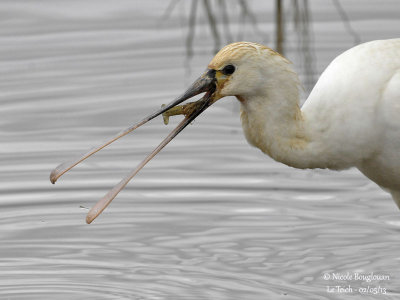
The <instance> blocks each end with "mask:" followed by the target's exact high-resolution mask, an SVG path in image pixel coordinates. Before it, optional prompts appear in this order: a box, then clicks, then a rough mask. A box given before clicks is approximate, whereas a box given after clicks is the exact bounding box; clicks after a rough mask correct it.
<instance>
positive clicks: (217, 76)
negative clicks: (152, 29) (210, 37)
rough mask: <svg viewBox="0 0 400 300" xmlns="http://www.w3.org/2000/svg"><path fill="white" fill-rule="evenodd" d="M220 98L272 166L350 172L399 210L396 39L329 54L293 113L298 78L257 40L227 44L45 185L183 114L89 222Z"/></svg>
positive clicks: (399, 51)
mask: <svg viewBox="0 0 400 300" xmlns="http://www.w3.org/2000/svg"><path fill="white" fill-rule="evenodd" d="M202 92H207V93H206V95H205V96H204V97H203V98H202V99H201V100H199V101H197V102H194V103H191V104H188V105H185V106H181V107H179V108H176V107H175V106H176V105H177V104H179V103H180V102H182V101H184V100H186V99H188V98H190V97H192V96H194V95H197V94H199V93H202ZM225 96H236V98H237V99H238V100H239V101H240V105H241V121H242V126H243V131H244V134H245V136H246V139H247V141H248V142H249V143H250V144H251V145H254V146H255V147H257V148H259V149H260V150H261V151H262V152H264V153H265V154H267V155H269V156H270V157H272V158H273V159H275V160H276V161H279V162H282V163H284V164H286V165H288V166H291V167H295V168H301V169H306V168H323V169H325V168H328V169H333V170H342V169H347V168H350V167H356V168H358V169H359V170H360V171H361V172H362V173H363V174H364V175H365V176H367V177H368V178H370V179H371V180H372V181H374V182H375V183H377V184H378V185H379V186H380V187H382V188H383V189H384V190H386V191H388V192H390V193H391V195H392V197H393V199H394V201H395V202H396V204H397V205H398V206H399V207H400V39H391V40H380V41H372V42H368V43H365V44H361V45H358V46H356V47H354V48H351V49H350V50H347V51H346V52H344V53H343V54H341V55H339V56H338V57H336V58H335V59H334V60H333V61H332V62H331V63H330V65H329V66H328V67H327V68H326V70H325V71H324V72H323V73H322V75H321V77H320V78H319V80H318V82H317V83H316V85H315V87H314V89H313V90H312V92H311V94H310V96H309V97H308V99H307V100H306V102H305V103H304V105H303V106H302V108H301V109H300V103H299V79H298V76H297V74H296V73H295V72H294V71H293V69H292V65H291V63H290V62H289V61H288V60H287V59H286V58H284V57H283V56H281V55H280V54H278V53H277V52H275V51H273V50H271V49H270V48H268V47H266V46H263V45H260V44H257V43H250V42H238V43H233V44H230V45H227V46H225V47H224V48H222V49H221V50H220V51H219V52H218V53H217V54H216V56H215V57H214V58H213V59H212V60H211V62H210V64H209V65H208V70H207V72H206V73H204V74H203V75H202V76H201V77H200V78H199V79H198V80H196V81H195V83H194V84H193V85H192V86H191V87H190V88H189V89H188V90H187V91H186V92H185V94H184V95H183V96H182V97H179V98H178V99H177V100H175V101H173V102H172V103H170V104H169V105H168V106H166V107H165V108H163V109H161V110H159V111H157V112H155V113H154V114H152V115H150V116H149V117H147V118H145V119H144V120H142V121H141V122H139V123H138V124H136V125H134V126H132V127H130V128H128V129H126V130H125V131H122V132H121V133H120V134H118V135H117V136H116V137H115V138H113V139H111V140H110V141H109V142H107V143H105V144H104V145H102V146H100V147H97V148H94V149H93V150H91V151H89V152H88V153H86V154H85V155H83V156H82V157H80V158H79V159H78V160H75V161H72V162H69V163H65V164H62V165H60V166H59V167H57V168H56V169H55V170H54V171H53V172H52V174H51V181H52V182H53V183H54V182H55V181H56V180H57V179H58V178H59V177H60V176H61V175H62V174H64V173H65V172H66V171H68V170H69V169H71V168H72V167H73V166H75V165H76V164H77V163H79V162H80V161H82V160H83V159H85V158H87V157H89V156H90V155H92V154H93V153H95V152H97V151H98V150H100V149H102V148H103V147H104V146H106V145H108V144H110V143H111V142H113V141H114V140H116V139H118V138H119V137H121V136H123V135H125V134H127V133H128V132H130V131H132V130H134V129H136V128H137V127H139V126H141V125H142V124H144V123H146V122H147V121H148V120H150V119H152V118H154V117H156V116H157V115H159V114H161V113H165V112H166V111H167V113H168V112H170V114H177V113H178V114H179V113H182V114H185V116H186V117H185V119H184V120H183V121H182V122H181V123H180V125H178V127H177V128H176V129H175V130H174V131H173V132H172V133H171V134H170V135H169V136H168V137H167V138H166V139H165V140H164V141H163V142H162V143H161V144H160V146H159V147H158V148H157V149H156V150H155V151H154V152H153V153H152V154H150V155H149V156H148V157H147V158H146V159H145V160H144V161H143V162H142V163H141V164H140V165H139V166H138V168H137V169H135V170H134V171H133V172H132V173H130V174H129V175H128V176H127V177H126V178H125V179H124V180H122V181H121V182H120V183H119V184H118V185H117V186H116V187H114V189H113V190H111V191H110V192H109V193H108V194H107V195H106V196H105V197H104V198H103V199H102V200H100V201H99V202H98V204H96V206H94V207H93V208H92V210H91V211H90V212H89V214H88V217H87V222H88V223H90V222H91V221H93V219H94V218H96V217H97V216H98V215H99V214H100V213H101V212H102V211H103V210H104V208H105V207H106V206H107V205H108V204H109V203H110V202H111V201H112V199H114V197H115V196H116V195H117V194H118V192H119V191H120V190H121V189H122V188H123V187H124V186H125V185H126V184H127V183H128V181H129V180H130V179H131V178H132V177H133V176H134V175H135V174H136V173H137V172H138V171H139V170H140V169H141V168H142V167H143V166H144V165H145V164H146V163H147V162H148V161H149V160H150V159H151V158H152V157H153V156H154V155H155V154H156V153H158V151H160V150H161V149H162V148H163V147H164V146H165V145H166V144H167V143H168V142H169V141H170V140H172V138H173V137H174V136H176V135H177V134H178V133H179V132H180V131H181V130H182V129H183V128H184V127H185V126H186V125H187V124H189V123H190V122H191V121H192V120H193V119H194V118H196V117H197V116H198V115H199V114H200V113H201V112H202V111H204V110H205V109H206V108H207V107H209V106H210V105H211V104H212V103H214V102H215V101H217V100H218V99H220V98H222V97H225ZM173 110H177V111H178V112H174V111H173Z"/></svg>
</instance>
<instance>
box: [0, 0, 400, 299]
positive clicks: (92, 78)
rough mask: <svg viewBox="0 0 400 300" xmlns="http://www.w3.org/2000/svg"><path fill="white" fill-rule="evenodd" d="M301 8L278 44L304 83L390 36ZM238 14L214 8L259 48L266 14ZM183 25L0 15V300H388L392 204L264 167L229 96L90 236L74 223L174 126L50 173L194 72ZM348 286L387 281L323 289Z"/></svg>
mask: <svg viewBox="0 0 400 300" xmlns="http://www.w3.org/2000/svg"><path fill="white" fill-rule="evenodd" d="M310 2H311V3H309V7H310V9H311V11H310V16H311V18H310V20H309V21H310V23H309V24H303V26H304V28H307V26H308V28H309V32H308V33H307V36H306V39H304V36H303V37H302V38H301V37H299V36H298V35H297V34H296V31H295V30H294V29H293V22H292V21H291V19H289V18H288V20H287V28H286V33H287V36H286V44H285V47H286V48H285V49H286V50H285V51H286V55H287V56H288V57H289V58H290V59H291V60H292V61H293V63H294V65H295V66H296V67H297V70H298V71H299V73H300V74H301V78H302V79H303V80H306V79H307V78H311V80H316V79H317V78H318V74H320V72H321V71H322V70H323V69H324V68H325V67H326V66H327V64H328V63H329V62H330V61H331V60H332V59H333V58H334V57H335V56H336V55H338V54H339V53H341V52H342V51H344V50H345V49H347V48H350V47H352V46H353V45H354V44H355V42H356V40H357V39H359V40H360V41H368V40H373V39H383V38H390V37H398V36H399V28H400V18H399V16H400V4H399V2H398V1H395V0H393V1H361V0H359V1H355V0H353V1H342V2H343V3H342V2H340V3H341V4H342V6H343V7H342V8H343V9H344V10H345V11H346V13H347V17H348V18H349V19H350V23H345V22H343V16H342V17H341V16H340V14H339V13H338V10H337V8H335V5H334V3H335V1H332V2H329V1H318V2H317V1H310ZM171 3H172V4H171ZM210 3H211V5H212V8H213V9H216V7H218V6H217V2H216V1H211V2H210ZM238 3H239V2H236V1H231V2H228V4H229V5H230V6H229V8H228V12H229V14H228V15H229V17H230V18H231V19H230V25H229V26H230V27H229V28H230V30H231V34H232V35H234V36H235V38H236V37H241V38H242V39H247V40H252V41H258V42H262V43H265V44H267V45H270V46H272V47H273V46H274V37H273V29H274V23H273V22H274V17H273V9H274V7H273V2H272V1H271V3H270V2H268V1H248V2H247V4H248V7H249V9H251V13H252V14H253V16H254V17H255V18H256V21H257V23H256V25H254V24H253V23H252V21H251V19H250V18H247V19H245V20H243V18H241V17H240V13H238V11H240V5H239V4H238ZM299 3H300V4H301V3H304V2H299ZM170 4H171V5H172V10H171V12H170V14H168V13H166V11H167V7H168V6H169V5H170ZM174 4H175V6H174ZM189 11H190V3H189V2H184V1H178V2H168V1H165V2H164V1H158V2H157V1H146V2H145V1H84V2H83V1H63V2H61V1H50V0H48V1H5V0H4V1H2V3H1V4H0V13H1V18H0V24H1V26H0V103H1V109H0V238H1V243H0V299H216V300H222V299H398V297H399V294H400V277H399V275H398V274H399V269H400V261H399V260H400V213H399V211H398V209H397V208H396V207H395V204H394V203H393V201H392V200H391V198H390V196H389V195H388V194H386V193H385V192H383V191H381V190H380V189H379V188H378V187H377V186H376V185H375V184H374V183H372V182H370V181H369V180H367V179H366V178H365V177H363V176H362V175H361V174H360V173H359V172H358V171H357V170H355V169H351V170H347V171H343V172H332V171H324V170H307V171H302V170H295V169H292V168H289V167H286V166H284V165H282V164H279V163H276V162H274V161H273V160H271V159H270V158H268V157H266V156H265V155H263V154H262V153H260V152H259V151H258V150H257V149H255V148H252V147H250V146H249V145H248V144H247V143H246V141H245V139H244V137H243V134H242V130H241V126H240V121H239V115H238V105H237V103H235V101H236V100H235V99H233V98H227V99H224V100H221V101H219V102H218V103H217V104H215V106H214V107H212V108H210V109H209V110H208V111H207V112H206V113H204V114H203V115H202V116H200V117H199V118H198V119H197V120H196V121H195V122H194V124H193V125H192V126H189V127H188V128H187V129H186V130H185V131H184V132H183V133H182V134H180V135H179V136H178V137H177V138H176V139H175V140H174V141H173V142H172V143H171V144H170V145H168V146H167V148H165V149H164V150H163V151H162V152H161V153H160V154H159V155H158V156H157V157H156V158H155V159H154V160H153V161H152V162H150V163H149V164H148V165H147V166H146V167H145V168H144V169H143V170H142V171H141V173H140V174H139V175H138V176H137V177H136V178H135V179H134V180H133V181H132V182H131V183H130V184H129V185H128V186H127V187H126V188H125V190H124V191H122V192H121V193H120V194H119V195H118V197H117V198H116V199H115V200H114V202H113V203H112V204H111V206H110V207H109V208H107V210H106V211H105V212H104V213H103V214H102V215H101V216H100V217H99V218H98V219H96V220H95V222H93V223H92V224H91V225H87V224H86V223H85V215H86V213H87V212H88V208H89V207H91V206H92V205H93V204H94V203H95V202H96V201H97V200H98V199H99V198H100V197H102V196H103V195H104V194H105V193H106V192H107V191H108V190H109V189H110V188H111V187H112V186H113V185H114V184H116V183H117V182H118V181H119V180H120V179H121V178H122V177H123V176H124V175H125V174H126V173H127V172H129V170H131V169H132V168H133V167H134V166H135V165H136V164H138V163H139V162H140V161H141V159H142V158H143V157H144V156H145V155H146V154H147V153H148V152H149V151H150V150H151V149H152V148H153V147H155V146H156V145H157V144H158V143H159V142H160V140H161V139H162V138H163V137H164V136H166V135H167V133H168V132H169V131H170V130H171V129H172V128H173V126H175V125H176V124H177V122H178V120H179V117H176V118H175V119H174V120H172V122H171V123H172V124H170V125H168V126H165V125H163V124H162V121H161V120H160V119H156V120H153V121H152V122H151V123H150V124H148V125H146V126H144V127H143V128H140V130H138V131H137V132H135V133H134V134H132V135H130V136H127V137H125V138H123V139H122V140H121V141H118V142H116V143H115V144H112V145H111V146H109V147H108V148H107V149H105V150H103V151H101V152H99V153H98V154H96V155H95V156H94V157H92V158H90V159H89V160H87V161H86V162H84V163H82V164H81V165H79V166H78V167H76V168H74V169H73V170H72V171H70V172H69V173H68V174H66V175H64V177H63V178H61V179H60V180H59V182H57V184H56V185H54V186H53V185H51V183H50V182H49V179H48V177H49V173H50V171H51V170H52V169H53V168H54V167H55V166H56V165H58V164H59V163H61V162H63V161H65V160H68V159H70V158H71V157H74V156H76V155H77V154H79V153H82V152H83V151H85V150H87V149H88V148H90V147H91V146H93V145H96V144H98V143H99V142H101V141H103V140H105V139H106V138H107V137H109V136H111V135H113V134H114V133H116V132H118V131H119V130H120V129H122V128H125V127H127V126H128V125H130V124H132V123H133V122H136V121H137V120H139V119H141V118H142V117H143V116H145V115H146V114H148V113H150V112H152V111H153V110H155V109H157V108H159V107H160V105H161V104H162V103H168V102H169V101H171V100H172V99H173V98H174V97H175V96H177V95H179V94H180V93H181V92H182V91H183V90H184V89H185V87H186V86H188V84H189V83H190V82H191V81H192V80H194V79H195V78H196V77H197V76H198V75H199V74H201V72H202V71H203V70H204V69H205V67H206V65H207V63H208V61H209V60H210V59H211V58H212V56H213V49H214V46H215V45H214V41H213V38H212V37H211V34H210V29H209V25H208V23H207V18H206V16H205V13H204V9H203V6H201V3H199V6H198V12H197V13H198V15H197V19H196V28H195V36H194V39H193V46H192V47H193V49H192V50H193V54H192V56H190V54H189V56H188V48H187V47H186V43H187V34H188V32H190V31H189V29H188V22H189V20H188V19H189V17H188V16H189ZM286 11H287V13H288V14H293V8H290V7H289V6H287V5H286ZM166 15H167V16H166ZM218 26H219V27H218V28H219V29H220V33H221V34H222V33H223V30H222V26H221V24H219V25H218ZM349 26H350V27H349ZM352 32H353V33H356V35H357V36H354V34H352ZM304 41H306V42H307V43H306V44H305V46H306V49H307V51H308V54H307V53H306V54H304V53H303V52H302V49H305V48H304V47H305V46H304ZM225 42H226V41H225V37H224V36H221V44H224V43H225ZM189 52H190V51H189ZM307 55H308V56H307ZM306 56H307V57H309V58H310V57H311V58H312V60H311V61H310V60H305V59H304V57H306ZM304 62H308V64H307V65H304ZM310 66H311V68H310ZM307 89H308V87H307V86H305V90H306V91H307ZM356 272H358V273H362V274H369V273H371V272H373V273H374V274H378V275H385V276H387V277H385V278H384V279H382V280H373V281H371V282H368V281H367V280H355V278H352V279H349V278H347V279H346V280H339V279H333V278H332V276H333V275H334V274H339V275H343V276H344V275H346V274H350V275H354V273H356ZM328 275H329V276H330V278H327V277H326V276H328ZM335 286H342V287H348V286H350V287H351V288H352V291H353V292H351V293H345V292H343V291H341V292H340V291H338V290H335ZM332 287H333V289H334V290H332V289H331V290H329V288H332ZM367 288H368V290H367Z"/></svg>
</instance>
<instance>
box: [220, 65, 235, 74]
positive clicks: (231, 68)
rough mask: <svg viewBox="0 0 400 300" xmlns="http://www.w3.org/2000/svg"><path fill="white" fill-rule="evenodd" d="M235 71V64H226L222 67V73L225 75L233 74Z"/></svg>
mask: <svg viewBox="0 0 400 300" xmlns="http://www.w3.org/2000/svg"><path fill="white" fill-rule="evenodd" d="M233 72H235V66H234V65H226V66H225V67H224V68H223V69H222V73H223V74H225V75H231V74H233Z"/></svg>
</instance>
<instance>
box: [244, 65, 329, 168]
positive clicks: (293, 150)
mask: <svg viewBox="0 0 400 300" xmlns="http://www.w3.org/2000/svg"><path fill="white" fill-rule="evenodd" d="M286 75H287V74H286ZM290 75H291V76H293V78H292V80H287V78H286V80H285V81H283V82H285V83H284V84H282V81H280V82H279V84H278V83H276V84H274V83H271V84H270V85H269V86H268V85H267V86H266V87H265V90H264V92H261V93H260V92H259V93H257V95H246V96H238V97H237V98H238V99H239V101H240V102H241V120H242V126H243V130H244V133H245V136H246V138H247V140H248V142H249V143H250V144H252V145H254V146H256V147H257V148H259V149H260V150H261V151H263V152H264V153H266V154H268V155H269V156H271V157H272V158H273V159H275V160H277V161H279V162H282V163H284V164H286V165H289V166H292V167H295V168H302V169H305V168H329V167H330V166H329V157H327V156H328V155H327V152H326V151H325V150H326V146H325V145H323V143H322V141H321V142H319V141H318V138H317V136H318V134H317V133H314V132H312V130H311V127H310V126H308V120H306V119H305V117H304V115H303V113H302V111H301V109H300V105H299V91H298V80H297V75H296V74H294V73H293V74H290Z"/></svg>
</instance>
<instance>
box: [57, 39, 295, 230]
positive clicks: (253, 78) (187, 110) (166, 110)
mask: <svg viewBox="0 0 400 300" xmlns="http://www.w3.org/2000/svg"><path fill="white" fill-rule="evenodd" d="M288 64H289V62H288V61H287V60H286V59H285V58H283V57H282V56H280V55H279V54H278V53H276V52H275V51H273V50H271V49H270V48H268V47H265V46H262V45H260V44H256V43H249V42H238V43H233V44H230V45H227V46H225V47H224V48H222V49H221V50H220V51H219V52H218V53H217V54H216V55H215V57H214V58H213V59H212V60H211V62H210V64H209V65H208V68H207V70H206V72H205V73H204V74H203V75H201V76H200V77H199V78H198V79H197V80H196V81H195V82H194V83H193V84H192V85H191V86H190V87H189V88H188V89H187V90H186V91H185V92H184V93H183V94H182V95H181V96H180V97H178V98H176V99H175V100H174V101H172V102H171V103H169V104H168V105H165V106H163V107H162V108H161V109H159V110H157V111H155V112H154V113H152V114H150V115H149V116H147V117H145V118H144V119H143V120H141V121H140V122H138V123H136V124H134V125H133V126H130V127H129V128H127V129H125V130H123V131H121V132H120V133H118V134H117V135H116V136H115V137H113V138H112V139H110V140H109V141H107V142H105V143H104V144H102V145H100V146H98V147H95V148H93V149H91V150H89V151H88V152H87V153H85V154H83V155H82V156H80V157H79V158H78V159H74V160H72V161H69V162H66V163H63V164H61V165H59V166H58V167H57V168H55V169H54V170H53V171H52V173H51V174H50V180H51V182H52V183H55V182H56V181H57V179H58V178H59V177H60V176H62V175H63V174H64V173H66V172H67V171H68V170H70V169H71V168H73V167H74V166H75V165H77V164H78V163H80V162H81V161H83V160H85V159H86V158H88V157H89V156H91V155H93V154H94V153H96V152H97V151H99V150H101V149H102V148H104V147H105V146H107V145H109V144H111V143H112V142H114V141H115V140H117V139H119V138H120V137H122V136H124V135H126V134H128V133H129V132H131V131H133V130H135V129H136V128H138V127H140V126H142V125H143V124H145V123H147V122H148V121H150V120H151V119H153V118H155V117H157V116H159V115H161V114H163V115H164V117H165V118H167V117H168V115H176V114H183V115H185V118H184V120H182V121H181V122H180V123H179V125H178V126H177V127H176V128H175V129H174V130H173V131H172V132H171V133H170V134H169V135H168V136H167V137H166V138H165V139H164V140H163V141H162V142H161V144H160V145H159V146H158V147H157V148H156V149H155V150H154V151H153V152H152V153H150V154H149V156H148V157H147V158H146V159H145V160H143V162H142V163H141V164H139V166H138V167H137V168H136V169H135V170H134V171H133V172H132V173H130V174H129V176H127V177H126V178H125V179H124V180H122V181H121V182H120V183H119V184H118V185H117V186H115V187H114V188H113V189H112V190H111V191H110V192H109V193H108V194H107V195H106V196H105V197H103V198H102V199H101V200H100V201H99V202H98V203H97V204H96V205H95V206H94V207H93V208H92V209H91V210H90V211H89V213H88V216H87V222H88V223H90V222H92V221H93V220H94V219H95V218H96V217H97V216H98V215H99V214H100V213H101V212H102V211H103V210H104V209H105V208H106V207H107V205H108V204H109V203H110V202H111V201H112V200H113V199H114V197H115V196H116V195H117V194H118V192H119V191H120V190H121V189H122V188H123V187H124V186H125V185H126V184H127V183H128V181H129V180H130V179H131V178H132V177H133V176H135V174H137V172H139V170H140V169H141V168H142V167H143V166H144V165H145V164H146V163H147V162H149V161H150V160H151V159H152V158H153V157H154V156H155V155H156V154H157V153H158V152H159V151H160V150H161V149H162V148H163V147H164V146H165V145H167V144H168V143H169V142H170V141H171V140H172V139H173V138H174V137H175V136H176V135H177V134H178V133H179V132H181V131H182V130H183V129H184V128H185V127H186V126H187V125H188V124H190V123H191V122H192V121H193V120H194V119H195V118H196V117H197V116H198V115H200V114H201V113H202V112H203V111H204V110H206V109H207V108H208V107H209V106H210V105H212V104H213V103H215V102H216V101H217V100H219V99H221V98H223V97H225V96H236V97H237V98H238V99H239V100H240V101H241V102H242V103H245V102H246V101H245V100H246V99H252V96H254V95H258V96H260V95H263V94H265V90H268V88H271V87H273V85H274V84H275V83H278V82H279V84H280V81H284V80H283V79H284V75H280V74H284V73H285V72H286V69H285V65H288ZM282 66H283V67H282ZM282 71H283V72H282ZM201 93H205V94H204V96H203V97H202V98H201V99H200V100H198V101H196V102H192V103H189V104H186V105H183V106H182V105H179V104H180V103H182V102H183V101H185V100H187V99H189V98H192V97H194V96H196V95H198V94H201ZM249 102H252V103H254V104H256V103H255V102H254V101H249ZM164 121H166V119H164Z"/></svg>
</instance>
